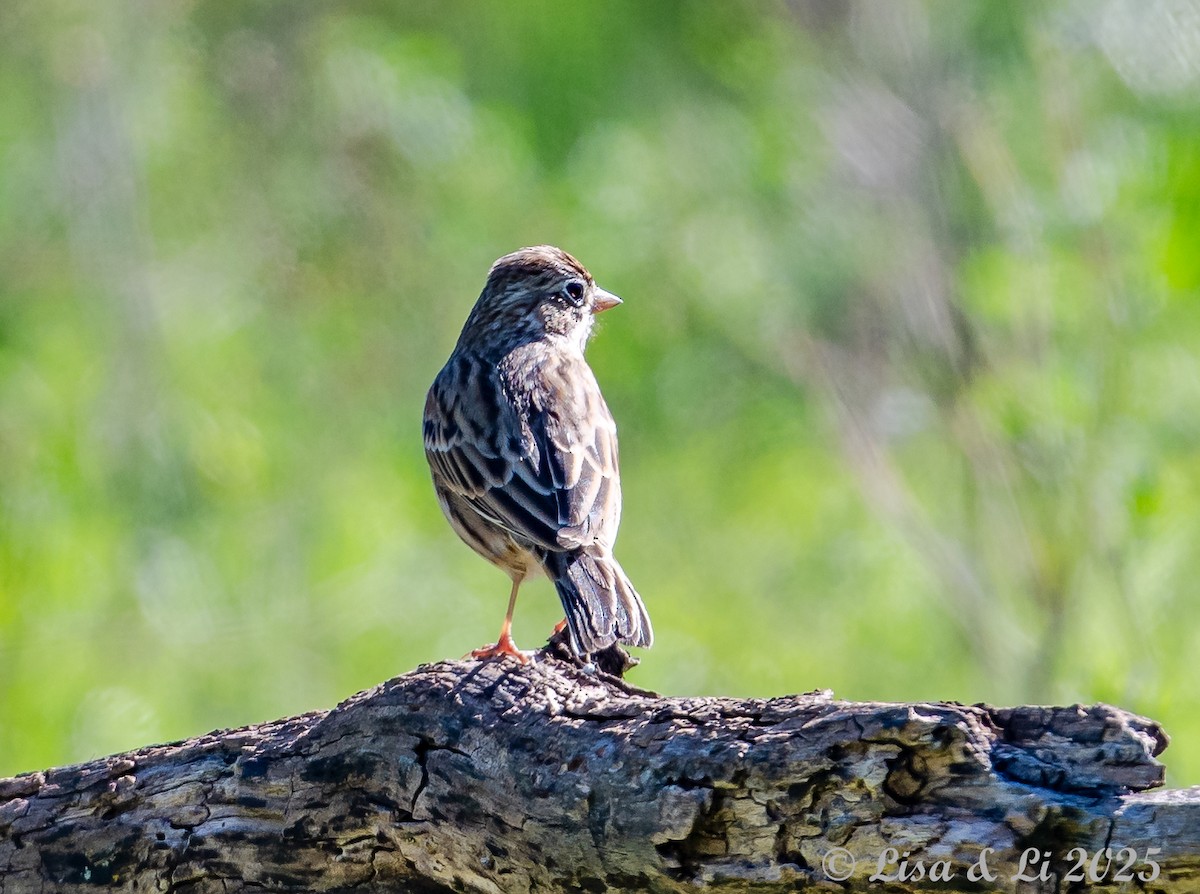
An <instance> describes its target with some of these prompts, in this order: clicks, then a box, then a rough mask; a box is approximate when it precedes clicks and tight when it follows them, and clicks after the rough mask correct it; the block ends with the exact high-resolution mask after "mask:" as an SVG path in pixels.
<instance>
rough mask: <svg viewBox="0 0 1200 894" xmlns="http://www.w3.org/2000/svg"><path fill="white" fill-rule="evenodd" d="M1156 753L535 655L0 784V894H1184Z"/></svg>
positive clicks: (1094, 723) (1185, 804)
mask: <svg viewBox="0 0 1200 894" xmlns="http://www.w3.org/2000/svg"><path fill="white" fill-rule="evenodd" d="M1165 746H1166V737H1165V735H1164V734H1163V732H1162V730H1161V729H1160V728H1159V727H1158V725H1157V724H1155V723H1153V722H1151V721H1148V720H1145V719H1142V718H1139V717H1136V716H1133V715H1131V714H1128V713H1125V712H1123V711H1120V710H1118V709H1116V708H1111V707H1107V706H1104V705H1097V706H1094V707H1090V708H1083V707H1079V706H1075V707H1071V708H1012V709H997V708H991V707H987V706H983V705H977V706H974V707H964V706H962V705H957V704H914V705H897V704H875V703H864V704H854V703H846V702H836V701H833V700H832V698H831V697H830V694H829V693H827V692H816V693H810V694H808V695H804V696H794V697H788V698H778V699H770V700H761V699H754V700H745V701H737V700H733V699H716V698H691V699H682V698H662V697H659V696H656V695H654V694H653V693H649V692H644V691H641V690H638V689H634V688H632V687H630V686H628V685H627V684H624V683H622V682H621V681H620V680H618V679H616V678H613V677H608V676H605V675H603V674H597V673H592V674H588V673H583V672H581V671H580V670H577V669H576V668H575V667H574V665H572V664H568V663H564V662H559V661H556V660H554V659H552V658H550V657H549V656H548V655H547V654H545V653H543V654H542V655H541V656H540V658H539V660H538V661H537V662H536V663H533V664H530V665H526V666H518V665H515V664H513V663H509V662H505V661H495V662H488V663H478V662H443V663H440V664H435V665H427V666H423V667H421V668H418V669H417V670H416V671H413V672H412V673H409V674H407V675H405V676H402V677H398V678H396V679H394V680H392V681H390V682H388V683H385V684H383V685H381V686H379V687H376V688H375V689H373V690H370V691H367V692H363V693H359V694H358V695H356V696H354V697H353V698H351V699H349V700H347V701H346V702H344V703H343V704H341V705H339V706H338V707H337V708H335V709H333V710H331V711H326V712H317V713H312V714H306V715H303V716H300V717H294V718H291V719H288V720H281V721H277V722H274V723H266V724H262V725H259V726H253V727H247V728H244V729H240V730H232V731H221V732H215V733H211V734H209V735H206V736H202V737H199V738H197V739H192V740H189V741H186V742H179V743H175V744H171V745H163V746H158V747H152V748H146V749H142V750H140V751H136V752H131V753H128V754H122V755H116V756H113V757H110V758H106V759H102V760H97V761H93V762H91V763H88V764H82V765H79V766H74V767H66V768H62V769H58V770H49V771H46V772H45V773H33V774H28V775H25V776H20V777H16V778H14V779H8V780H3V781H0V866H3V867H5V869H4V872H3V874H0V887H2V888H3V889H4V890H35V889H41V888H50V887H53V888H54V889H55V890H64V889H65V888H67V887H72V886H81V885H86V884H91V885H97V884H99V885H104V886H105V887H107V888H108V889H109V890H118V891H143V890H167V891H170V890H176V889H179V888H182V887H184V886H187V889H188V890H189V891H194V892H207V891H222V892H228V891H240V890H247V889H252V888H253V889H258V888H261V887H269V888H271V889H272V890H278V891H330V890H347V889H349V888H355V889H362V890H368V891H383V890H399V889H404V890H422V891H425V890H428V891H443V890H446V891H448V890H469V891H490V892H498V891H505V892H510V891H512V892H515V891H530V890H597V891H599V890H608V891H640V890H648V889H653V890H656V891H690V890H694V887H695V885H696V884H698V883H699V884H708V885H713V886H716V887H720V888H722V889H725V888H729V889H737V890H743V889H744V888H745V886H746V885H753V886H754V889H755V890H757V891H774V890H779V891H784V890H789V891H790V890H795V889H796V887H797V886H798V885H801V886H802V885H805V884H808V883H818V884H819V883H821V882H822V881H823V880H824V879H826V878H827V877H832V875H833V874H834V873H835V872H836V871H838V870H839V869H841V868H844V867H843V865H842V864H840V863H838V864H832V863H830V862H828V858H827V855H829V854H830V853H836V854H838V855H839V858H843V860H844V861H846V860H848V861H852V862H853V865H854V867H855V868H854V869H853V871H851V872H849V873H848V874H847V876H846V880H845V881H844V884H843V885H842V887H841V890H850V891H866V890H873V889H874V888H875V887H877V885H878V882H877V881H873V880H872V879H871V876H872V874H874V873H875V872H877V871H878V869H879V868H880V866H881V865H882V864H881V863H880V859H881V855H883V859H885V860H886V859H888V855H887V852H886V851H885V849H886V848H895V849H896V850H895V851H894V853H895V854H896V856H895V858H893V860H892V862H893V863H894V862H895V860H898V859H899V853H900V852H904V854H905V857H906V858H907V860H908V862H909V865H913V864H915V863H916V861H918V860H923V861H925V865H926V866H931V865H932V864H933V863H934V862H938V861H942V862H944V865H945V869H946V872H947V873H949V875H947V876H946V877H947V878H952V879H953V880H952V881H950V882H946V883H939V884H937V885H936V886H935V887H936V889H937V890H939V891H960V890H962V891H965V890H978V884H977V883H976V882H972V881H970V880H969V879H968V876H967V872H968V870H969V868H970V867H971V866H973V865H977V864H978V861H979V857H980V854H981V853H982V852H985V849H990V850H986V854H987V864H988V867H989V869H990V871H991V872H993V873H995V874H996V876H997V877H998V878H1001V879H1012V878H1014V877H1015V876H1016V875H1017V873H1018V872H1019V871H1020V867H1021V865H1022V863H1021V861H1022V854H1023V853H1024V854H1026V856H1025V861H1026V864H1028V859H1029V858H1028V854H1029V853H1033V854H1035V855H1036V862H1037V865H1038V866H1039V867H1040V866H1041V865H1045V866H1047V867H1048V868H1049V867H1053V872H1054V875H1055V877H1059V876H1061V875H1062V874H1063V873H1064V872H1065V871H1067V870H1068V869H1069V868H1070V866H1071V865H1072V857H1071V853H1072V849H1073V848H1082V849H1083V850H1084V851H1085V852H1087V853H1089V854H1091V853H1097V852H1099V853H1101V854H1103V853H1105V849H1106V848H1110V849H1111V852H1112V853H1114V854H1115V852H1116V850H1117V849H1118V848H1122V847H1128V848H1131V849H1133V851H1134V852H1136V853H1137V854H1138V855H1139V856H1150V855H1152V854H1157V855H1158V856H1157V857H1155V859H1156V860H1157V862H1158V863H1159V865H1160V866H1161V877H1160V878H1159V881H1158V883H1157V884H1158V887H1156V890H1160V891H1164V892H1174V891H1183V890H1185V889H1186V890H1190V889H1191V888H1192V887H1194V885H1195V884H1196V881H1197V880H1198V879H1200V862H1198V861H1197V859H1196V854H1197V853H1198V852H1200V842H1198V841H1197V832H1196V830H1197V829H1200V793H1197V792H1196V791H1190V792H1163V793H1160V794H1129V792H1130V791H1131V790H1134V791H1137V790H1141V789H1145V788H1149V787H1153V786H1156V785H1158V784H1160V783H1161V780H1162V766H1161V765H1160V764H1159V763H1158V761H1156V760H1155V759H1154V757H1155V755H1157V754H1159V753H1160V752H1161V751H1162V749H1163V748H1164V747H1165ZM1151 848H1153V849H1154V850H1153V851H1151V850H1149V849H1151ZM838 849H842V850H838ZM1106 865H1107V864H1106ZM1119 865H1120V864H1119V862H1118V861H1117V860H1116V859H1115V858H1114V860H1113V861H1112V865H1111V869H1109V870H1105V872H1106V873H1107V875H1108V876H1112V875H1113V874H1114V873H1115V872H1116V871H1117V869H1118V868H1119ZM1138 868H1139V871H1148V869H1146V867H1143V866H1140V865H1139V867H1138ZM890 871H892V872H894V871H896V867H895V866H894V865H893V866H892V867H891V870H890ZM1027 871H1035V870H1027ZM1014 884H1015V883H1014ZM1116 884H1117V881H1115V880H1113V879H1112V878H1107V877H1106V882H1105V883H1102V884H1100V885H1098V886H1096V887H1093V888H1091V890H1102V889H1111V888H1112V887H1115V886H1116ZM927 885H928V883H923V882H922V880H921V879H917V880H915V881H912V880H909V881H903V880H901V881H897V882H896V883H895V886H894V887H890V888H889V890H896V891H923V890H929V888H928V887H927ZM1000 889H1002V890H1009V887H1007V886H1004V885H1001V887H1000Z"/></svg>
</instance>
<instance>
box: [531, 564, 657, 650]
mask: <svg viewBox="0 0 1200 894" xmlns="http://www.w3.org/2000/svg"><path fill="white" fill-rule="evenodd" d="M546 570H547V571H549V572H550V579H551V580H552V581H554V587H555V589H557V590H558V597H559V599H561V600H562V604H563V610H564V611H565V612H566V614H567V627H568V629H569V630H570V633H571V648H572V649H574V650H575V653H576V654H577V655H580V656H582V655H587V654H589V653H591V652H598V651H600V650H601V649H605V648H607V647H608V646H611V645H612V644H613V643H625V644H627V645H631V646H649V645H650V644H651V643H653V642H654V631H653V630H652V629H651V628H650V616H649V615H648V614H647V613H646V606H645V605H643V604H642V597H641V596H639V595H638V593H637V590H635V589H634V588H633V584H631V583H630V582H629V578H628V577H626V576H625V572H624V571H622V570H621V566H620V565H619V564H617V560H616V559H614V558H613V557H612V556H608V555H594V554H592V553H589V552H586V551H579V552H574V553H551V554H550V555H549V556H547V562H546Z"/></svg>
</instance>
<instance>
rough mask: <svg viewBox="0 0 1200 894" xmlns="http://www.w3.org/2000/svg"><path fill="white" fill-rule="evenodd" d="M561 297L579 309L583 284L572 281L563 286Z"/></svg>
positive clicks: (579, 281)
mask: <svg viewBox="0 0 1200 894" xmlns="http://www.w3.org/2000/svg"><path fill="white" fill-rule="evenodd" d="M563 295H564V296H565V297H566V299H567V300H568V301H570V302H571V303H572V304H574V305H575V306H576V307H579V306H581V305H582V304H583V282H582V281H581V280H578V279H573V280H571V281H570V282H568V283H567V284H566V285H565V286H563Z"/></svg>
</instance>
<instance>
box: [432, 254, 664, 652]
mask: <svg viewBox="0 0 1200 894" xmlns="http://www.w3.org/2000/svg"><path fill="white" fill-rule="evenodd" d="M618 304H621V299H620V298H618V297H617V296H616V295H613V294H611V293H609V292H606V291H605V290H604V289H602V288H600V287H599V286H597V285H596V282H595V280H593V279H592V276H591V274H590V273H588V271H587V270H586V269H584V267H583V265H582V264H580V263H579V262H578V261H577V260H575V258H573V257H571V255H569V254H567V253H566V252H565V251H563V250H562V249H559V248H555V247H553V246H549V245H539V246H534V247H532V248H523V249H521V250H520V251H516V252H513V253H512V254H508V255H505V256H504V257H502V258H500V259H499V260H497V261H496V262H495V263H494V264H493V265H492V267H491V270H490V271H489V273H488V277H487V282H486V283H485V284H484V287H483V291H482V292H481V293H480V295H479V299H478V300H477V301H476V302H475V306H474V307H473V308H472V310H471V313H470V315H469V316H468V317H467V322H466V324H465V325H464V326H463V329H462V333H461V334H460V335H459V337H458V343H457V344H456V345H455V346H454V351H453V352H452V353H451V354H450V359H449V360H448V361H446V365H445V366H444V367H443V368H442V371H441V372H440V373H438V376H437V378H436V379H435V380H434V382H433V386H432V387H431V388H430V389H429V394H428V396H427V398H426V401H425V417H424V437H425V456H426V458H427V459H428V460H429V468H430V471H431V473H432V475H433V486H434V490H435V491H436V493H437V498H438V502H439V503H440V504H441V507H442V512H443V513H444V514H445V516H446V518H447V520H448V521H449V522H450V526H451V527H452V528H453V529H454V531H455V533H457V534H458V536H459V537H461V538H462V540H463V541H464V542H465V543H466V544H467V545H468V546H470V547H471V548H472V549H473V550H475V552H477V553H479V555H481V556H483V557H484V558H485V559H487V560H488V561H489V562H491V563H492V564H493V565H496V566H497V567H499V568H501V569H502V570H503V571H505V572H506V573H507V574H508V576H509V577H510V578H511V579H512V589H511V591H510V592H509V597H508V611H507V613H506V614H505V616H504V624H503V625H502V626H501V628H500V636H499V638H498V639H497V640H496V642H495V643H494V644H493V645H490V646H485V647H484V648H482V649H477V650H475V651H474V652H472V653H471V656H472V657H474V658H481V659H482V658H492V657H496V656H502V655H508V656H511V657H513V658H515V659H516V660H518V661H520V662H522V663H524V662H525V661H527V660H528V659H527V656H526V655H525V654H524V653H523V652H521V651H520V650H518V649H517V647H516V645H515V644H514V642H513V639H512V619H513V610H514V609H515V607H516V603H517V591H518V590H519V589H520V586H521V583H522V582H523V581H525V580H527V579H529V578H531V577H535V576H536V575H539V574H545V575H546V576H547V577H548V578H549V579H550V580H551V582H552V583H553V584H554V587H555V589H556V590H557V591H558V596H559V599H560V600H561V601H562V606H563V610H564V612H565V613H566V619H565V624H566V626H567V628H568V634H569V636H568V642H569V643H570V646H571V650H572V651H573V652H574V653H575V655H576V656H577V657H578V658H579V659H581V660H585V661H586V660H587V656H588V655H589V654H590V653H593V652H597V651H600V650H601V649H605V648H607V647H608V646H611V645H613V644H614V643H624V644H627V645H633V646H649V645H650V644H651V643H652V641H653V638H654V635H653V632H652V631H651V627H650V617H649V615H648V614H647V613H646V607H645V605H644V604H643V603H642V599H641V597H640V596H639V595H638V593H637V590H635V589H634V588H633V584H631V583H630V582H629V578H628V577H626V575H625V572H624V571H623V570H622V569H621V566H620V564H618V562H617V560H616V559H615V558H614V557H613V544H614V542H615V541H616V538H617V526H618V525H619V524H620V522H621V476H620V473H619V471H618V468H617V428H616V424H615V423H614V422H613V417H612V414H611V413H610V412H609V409H608V405H607V404H606V403H605V402H604V397H603V395H602V394H601V393H600V386H599V385H598V384H597V382H596V377H595V375H594V374H593V373H592V370H591V368H590V367H589V366H588V364H587V361H586V360H585V359H584V348H585V347H586V345H587V342H588V339H589V338H590V337H591V334H592V326H593V323H594V321H595V316H596V315H597V314H600V313H603V312H604V311H606V310H609V309H611V308H613V307H616V306H617V305H618ZM561 626H562V625H561V624H560V625H559V627H560V628H561Z"/></svg>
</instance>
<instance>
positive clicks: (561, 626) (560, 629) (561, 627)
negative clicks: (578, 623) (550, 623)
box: [550, 618, 567, 636]
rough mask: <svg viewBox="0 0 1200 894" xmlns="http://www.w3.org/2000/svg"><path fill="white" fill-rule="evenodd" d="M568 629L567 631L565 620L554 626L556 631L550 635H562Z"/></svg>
mask: <svg viewBox="0 0 1200 894" xmlns="http://www.w3.org/2000/svg"><path fill="white" fill-rule="evenodd" d="M566 629H567V619H566V618H563V619H562V620H561V621H559V622H558V623H557V624H555V625H554V631H553V632H552V633H551V634H550V635H551V636H558V635H559V634H560V633H562V632H563V631H564V630H566Z"/></svg>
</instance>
